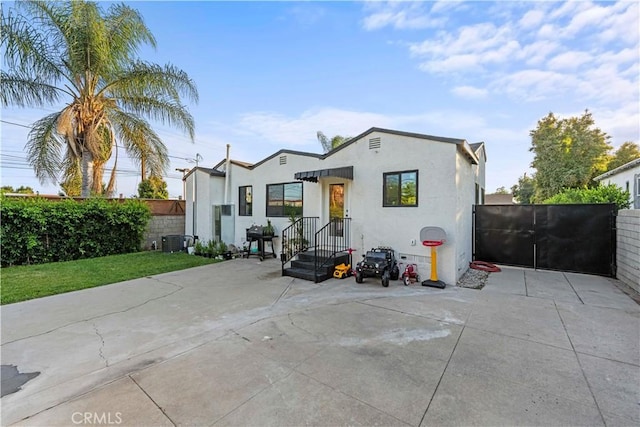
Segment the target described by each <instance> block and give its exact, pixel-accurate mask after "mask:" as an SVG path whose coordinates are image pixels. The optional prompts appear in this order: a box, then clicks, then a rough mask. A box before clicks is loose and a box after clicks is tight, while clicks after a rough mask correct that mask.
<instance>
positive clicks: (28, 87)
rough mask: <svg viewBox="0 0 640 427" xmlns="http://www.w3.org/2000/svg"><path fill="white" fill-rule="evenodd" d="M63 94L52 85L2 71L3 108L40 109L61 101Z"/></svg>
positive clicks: (0, 88)
mask: <svg viewBox="0 0 640 427" xmlns="http://www.w3.org/2000/svg"><path fill="white" fill-rule="evenodd" d="M60 96H61V92H60V90H59V89H58V88H57V87H55V86H51V85H50V84H48V83H46V82H44V81H42V80H40V79H38V78H36V79H33V78H31V77H30V76H28V75H23V74H21V73H17V72H14V73H8V72H5V71H4V70H0V102H1V103H2V105H3V106H8V105H16V106H18V107H38V106H41V105H43V104H50V103H54V102H56V101H58V100H59V99H60Z"/></svg>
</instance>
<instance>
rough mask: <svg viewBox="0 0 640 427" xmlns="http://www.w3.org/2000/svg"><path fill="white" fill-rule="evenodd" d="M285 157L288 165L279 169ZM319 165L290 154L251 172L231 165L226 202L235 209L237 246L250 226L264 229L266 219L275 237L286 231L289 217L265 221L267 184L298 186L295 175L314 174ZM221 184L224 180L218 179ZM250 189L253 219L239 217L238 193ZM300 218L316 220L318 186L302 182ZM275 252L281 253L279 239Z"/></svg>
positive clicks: (319, 197)
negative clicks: (306, 217)
mask: <svg viewBox="0 0 640 427" xmlns="http://www.w3.org/2000/svg"><path fill="white" fill-rule="evenodd" d="M281 156H286V158H287V163H286V164H283V165H281V164H280V157H281ZM325 167H327V166H324V165H323V164H322V162H320V161H319V160H318V159H317V158H316V157H311V156H304V155H299V154H292V153H283V154H281V155H278V156H275V157H274V158H272V159H270V160H267V161H266V162H264V163H262V164H260V165H258V166H257V167H256V168H254V169H253V170H251V169H248V168H245V167H242V166H239V165H237V164H231V165H230V170H231V176H230V187H231V188H230V190H229V198H230V200H231V203H232V204H234V205H235V206H236V230H235V234H236V237H235V242H233V243H234V244H236V245H240V246H242V242H243V241H244V240H245V237H246V229H247V228H249V227H251V226H252V225H266V224H267V219H269V220H271V224H272V225H273V226H274V227H275V231H276V235H280V233H281V232H282V230H283V229H284V228H286V227H288V226H289V225H290V224H289V218H288V217H267V216H266V211H267V199H266V198H267V184H284V183H289V182H300V181H296V180H295V179H294V175H295V173H296V172H301V171H306V170H316V169H321V168H325ZM218 179H219V180H224V178H218ZM246 185H251V186H252V187H253V188H252V191H253V215H252V216H239V215H238V196H239V194H238V191H239V190H238V189H239V187H242V186H246ZM302 188H303V189H302V197H303V215H304V216H318V212H319V211H320V206H321V202H322V200H321V186H320V185H319V184H314V183H310V182H303V186H302ZM275 249H276V252H279V251H280V239H276V241H275Z"/></svg>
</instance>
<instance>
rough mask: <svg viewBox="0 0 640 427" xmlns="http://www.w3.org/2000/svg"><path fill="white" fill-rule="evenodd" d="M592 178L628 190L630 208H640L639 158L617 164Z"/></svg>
mask: <svg viewBox="0 0 640 427" xmlns="http://www.w3.org/2000/svg"><path fill="white" fill-rule="evenodd" d="M594 179H595V180H596V181H599V182H600V183H602V184H604V185H608V184H615V185H617V186H618V187H620V188H621V189H622V190H624V191H627V192H629V202H631V209H640V159H635V160H632V161H630V162H629V163H625V164H624V165H622V166H618V167H617V168H615V169H612V170H610V171H609V172H605V173H603V174H602V175H599V176H597V177H595V178H594Z"/></svg>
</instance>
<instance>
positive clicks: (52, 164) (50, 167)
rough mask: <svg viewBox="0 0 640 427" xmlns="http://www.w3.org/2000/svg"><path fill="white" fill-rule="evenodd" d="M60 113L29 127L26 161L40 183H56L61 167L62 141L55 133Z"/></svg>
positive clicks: (50, 115)
mask: <svg viewBox="0 0 640 427" xmlns="http://www.w3.org/2000/svg"><path fill="white" fill-rule="evenodd" d="M59 118H60V112H57V113H53V114H49V115H48V116H46V117H43V118H42V119H40V120H38V121H37V122H35V123H34V124H33V125H32V126H31V131H30V132H29V135H28V136H27V144H26V146H25V148H26V150H27V161H28V162H29V163H30V164H31V166H32V167H33V170H34V172H35V174H36V177H37V178H38V179H39V180H40V182H41V183H44V182H46V181H47V180H51V181H52V182H54V183H55V182H57V176H58V174H59V173H60V170H61V166H62V159H61V149H62V147H63V145H64V141H63V140H62V138H61V137H60V135H58V134H57V133H56V127H57V122H58V119H59Z"/></svg>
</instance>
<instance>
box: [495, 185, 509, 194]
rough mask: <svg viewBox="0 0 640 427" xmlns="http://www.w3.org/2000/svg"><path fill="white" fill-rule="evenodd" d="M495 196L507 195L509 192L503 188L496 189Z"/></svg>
mask: <svg viewBox="0 0 640 427" xmlns="http://www.w3.org/2000/svg"><path fill="white" fill-rule="evenodd" d="M495 194H509V190H507V189H506V188H505V187H504V186H502V187H498V188H496V192H495Z"/></svg>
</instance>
